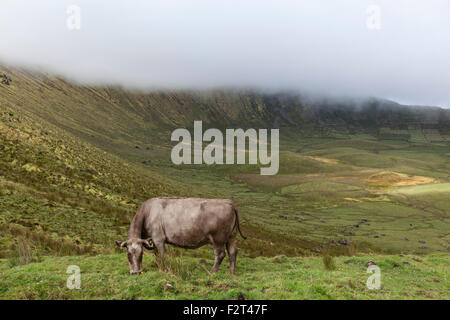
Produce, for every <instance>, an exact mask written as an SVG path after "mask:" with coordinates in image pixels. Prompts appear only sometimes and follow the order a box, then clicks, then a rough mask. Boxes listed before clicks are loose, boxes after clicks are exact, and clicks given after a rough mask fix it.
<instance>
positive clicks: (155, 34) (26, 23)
mask: <svg viewBox="0 0 450 320" xmlns="http://www.w3.org/2000/svg"><path fill="white" fill-rule="evenodd" d="M71 5H75V6H77V7H79V8H80V10H81V11H80V17H81V20H80V22H81V24H80V29H79V30H78V29H77V28H72V29H71V28H70V26H71V24H72V27H73V23H76V22H77V21H76V19H75V20H73V14H75V13H76V12H74V11H73V10H69V11H68V8H69V6H71ZM68 19H72V20H69V25H68ZM0 39H1V41H0V48H1V50H0V60H1V61H3V63H16V64H20V65H25V66H33V67H40V68H43V69H44V70H48V71H50V72H56V73H58V74H61V75H64V76H66V77H69V78H71V79H74V80H76V81H79V82H82V83H89V84H104V83H107V84H121V85H124V86H129V87H137V88H148V89H155V88H158V89H161V88H163V89H210V88H217V87H253V88H262V89H270V90H303V91H311V92H317V93H323V94H331V95H350V96H377V97H382V98H388V99H393V100H396V101H399V102H402V103H408V104H425V105H439V106H443V107H450V91H449V90H448V88H450V60H449V59H448V57H449V56H450V41H449V40H450V2H449V1H447V0H429V1H422V0H397V1H392V0H383V1H382V0H379V1H377V0H372V1H366V0H340V1H336V0H322V1H315V2H314V1H288V0H273V1H267V0H246V1H238V0H215V1H210V0H208V1H206V0H197V1H185V0H178V1H173V0H172V1H171V0H166V1H162V0H161V1H144V0H128V1H121V2H118V1H114V2H113V1H106V0H98V1H89V0H71V1H66V0H59V1H54V0H43V1H33V0H28V1H27V0H2V1H1V3H0Z"/></svg>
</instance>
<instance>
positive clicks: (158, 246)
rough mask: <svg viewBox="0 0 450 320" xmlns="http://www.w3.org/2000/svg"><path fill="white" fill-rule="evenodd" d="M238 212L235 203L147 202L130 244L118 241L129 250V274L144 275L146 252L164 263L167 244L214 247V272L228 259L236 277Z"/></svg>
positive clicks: (135, 220)
mask: <svg viewBox="0 0 450 320" xmlns="http://www.w3.org/2000/svg"><path fill="white" fill-rule="evenodd" d="M237 231H239V234H240V235H241V236H242V238H244V239H246V237H245V236H244V235H243V234H242V232H241V229H240V227H239V216H238V209H237V207H236V205H235V204H234V202H233V201H232V200H228V199H201V198H152V199H149V200H147V201H145V202H144V203H143V204H142V205H141V206H140V207H139V209H138V211H137V213H136V215H135V216H134V218H133V220H132V222H131V225H130V229H129V232H128V240H126V241H115V244H116V245H117V246H119V247H120V248H126V250H127V257H128V263H129V266H130V274H132V275H133V274H140V273H142V255H143V251H144V248H146V249H148V250H154V251H155V254H156V257H157V258H161V260H163V259H164V255H165V251H166V249H165V244H166V243H167V244H171V245H174V246H177V247H181V248H186V249H195V248H199V247H201V246H204V245H205V244H208V243H211V244H212V246H213V248H214V254H215V260H214V265H213V267H212V269H211V272H216V271H217V270H218V269H219V266H220V264H221V262H222V260H223V258H224V257H225V248H226V250H227V252H228V256H229V259H230V273H231V274H234V272H235V266H236V257H237V253H238V250H239V249H238V248H237V247H236V235H237Z"/></svg>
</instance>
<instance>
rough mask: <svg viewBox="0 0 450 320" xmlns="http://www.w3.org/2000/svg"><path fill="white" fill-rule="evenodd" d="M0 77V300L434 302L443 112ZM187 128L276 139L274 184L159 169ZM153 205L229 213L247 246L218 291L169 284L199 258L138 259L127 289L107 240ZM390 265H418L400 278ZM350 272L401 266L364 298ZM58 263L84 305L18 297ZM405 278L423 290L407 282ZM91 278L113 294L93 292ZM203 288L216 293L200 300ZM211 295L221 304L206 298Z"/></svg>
mask: <svg viewBox="0 0 450 320" xmlns="http://www.w3.org/2000/svg"><path fill="white" fill-rule="evenodd" d="M1 73H6V74H8V76H9V77H10V78H11V79H12V82H11V83H10V84H9V85H5V84H0V155H1V157H0V168H1V171H0V198H1V201H0V259H1V260H0V261H1V262H0V265H1V268H0V277H1V278H2V279H6V280H5V281H4V282H3V283H2V287H0V297H2V298H13V297H16V298H27V297H28V298H51V297H56V298H69V297H78V298H81V297H82V298H121V297H123V298H133V297H134V298H138V297H141V298H150V297H153V298H161V297H164V298H182V297H184V295H186V294H187V292H188V290H189V288H192V286H193V284H195V283H196V282H195V281H197V280H199V279H200V280H199V281H200V283H198V287H197V288H200V289H199V295H198V296H196V297H197V298H201V297H207V295H206V293H208V292H211V293H210V297H211V298H225V297H233V295H235V294H236V293H239V292H242V293H243V294H244V295H246V296H249V297H253V298H265V297H267V298H277V297H278V298H308V297H309V298H370V297H373V298H397V297H399V298H401V297H402V292H403V291H404V290H405V289H404V288H406V286H407V284H408V283H409V285H413V286H414V288H415V289H414V290H413V293H410V296H409V297H411V298H415V297H416V298H427V297H428V298H429V297H446V298H448V290H447V291H445V290H443V289H445V288H448V273H445V272H443V271H442V269H443V267H442V265H445V264H447V265H448V263H449V248H450V234H449V230H450V225H449V210H450V188H449V185H450V157H449V152H450V150H449V149H450V148H449V146H450V130H449V128H450V121H449V119H450V113H449V112H448V111H446V110H443V109H439V108H429V109H426V108H418V107H411V108H409V107H406V106H400V105H396V104H394V103H392V102H387V101H381V100H369V102H367V101H366V102H365V103H364V105H363V108H361V106H360V105H358V104H357V103H356V102H348V101H347V102H345V103H344V102H338V103H336V104H334V105H330V102H327V101H321V102H318V101H315V102H308V103H307V102H305V101H306V100H303V99H302V97H298V96H293V95H291V94H278V95H263V94H259V93H255V92H238V91H217V92H153V93H139V92H131V91H127V90H124V89H120V88H92V87H86V86H81V85H75V84H73V83H70V82H68V81H65V80H63V79H60V78H57V77H54V76H50V75H45V74H41V73H35V72H29V71H27V70H21V69H17V68H10V67H0V74H1ZM194 120H203V121H204V124H205V127H218V128H225V127H228V128H238V127H243V128H249V127H255V128H259V127H269V128H271V127H277V128H280V133H281V141H280V143H281V150H280V171H279V174H278V175H276V176H261V175H260V174H259V167H258V166H257V165H252V166H251V165H239V166H238V165H232V166H229V165H227V166H225V165H223V166H218V165H213V166H206V165H200V166H199V165H190V166H189V165H182V166H175V165H173V164H172V163H171V161H170V150H171V147H172V146H173V145H174V143H172V142H171V141H170V133H171V132H172V130H173V129H175V128H178V127H192V124H193V121H194ZM155 196H198V197H205V198H215V197H220V198H231V199H233V200H234V201H235V202H236V203H237V204H238V206H239V212H240V216H241V227H242V229H243V232H244V233H245V234H247V235H248V236H249V239H248V240H247V241H242V240H241V239H240V240H239V244H238V245H239V247H240V248H241V251H240V255H239V258H238V265H240V268H241V269H240V271H239V275H238V278H236V279H238V280H236V279H234V278H230V277H229V276H226V275H225V271H224V270H225V267H224V266H222V269H223V270H222V273H221V274H220V275H219V276H218V277H217V278H214V277H213V278H211V276H209V275H208V276H207V274H208V273H207V272H206V271H205V270H204V269H205V268H200V267H198V268H197V267H196V268H193V270H194V271H192V273H190V272H188V275H187V276H186V278H183V277H184V275H183V272H184V271H183V270H190V269H191V268H190V267H186V266H189V265H202V262H201V261H202V260H201V259H205V260H207V261H206V262H207V263H209V262H208V261H209V260H210V259H212V257H213V255H212V250H211V248H209V247H205V248H203V249H201V250H195V251H185V250H181V249H180V250H179V249H177V250H172V258H173V260H174V265H175V268H178V269H179V270H178V269H177V270H176V271H174V270H160V271H157V270H156V267H155V265H154V263H153V262H152V258H150V257H149V260H148V263H147V265H146V267H145V270H146V274H145V275H144V276H143V277H141V278H139V279H142V280H136V279H133V280H129V281H133V283H134V282H136V281H141V282H139V283H141V285H142V286H141V285H139V283H138V282H136V283H138V284H136V286H135V287H133V285H132V284H130V286H131V287H130V286H128V284H127V281H128V280H127V279H130V278H129V277H128V276H126V272H125V271H126V268H127V264H126V261H125V255H124V254H123V253H121V254H120V255H119V251H118V249H115V248H114V246H113V241H114V240H121V239H124V238H126V235H127V229H128V226H129V223H130V221H131V219H132V217H133V216H134V213H135V211H136V209H137V206H138V205H139V204H140V203H141V202H142V201H144V200H146V199H148V198H151V197H155ZM324 250H326V251H327V252H329V253H330V254H331V256H337V257H338V258H336V263H337V269H336V270H335V271H328V270H327V269H325V267H324V264H323V263H322V253H321V251H322V252H323V251H324ZM430 254H434V255H430ZM402 255H404V257H405V259H406V257H409V258H411V259H412V257H414V258H418V256H421V258H420V259H421V260H423V261H428V262H427V263H426V264H425V263H424V264H419V263H413V262H411V261H410V260H408V261H409V262H410V263H411V265H402V262H403V257H402ZM69 256H74V257H69ZM280 256H286V258H280ZM347 256H352V257H353V258H348V257H347ZM277 257H278V258H277ZM288 257H289V258H288ZM409 258H408V259H409ZM177 259H178V260H177ZM274 259H278V260H280V259H281V260H280V261H283V262H282V263H279V264H278V263H273V260H274ZM349 259H356V260H355V261H365V262H367V261H369V260H374V259H375V260H377V262H378V261H396V263H397V264H399V265H400V266H401V267H400V268H397V267H396V268H393V269H392V267H391V268H390V267H389V264H386V263H383V262H381V264H380V267H381V268H382V272H384V271H383V269H384V268H386V272H388V274H387V277H388V278H387V279H391V280H389V281H387V282H386V287H385V289H383V290H381V291H378V292H377V293H373V292H368V291H367V290H365V289H364V288H363V285H362V284H361V283H360V282H361V281H362V280H361V279H362V278H364V277H367V275H366V274H365V273H364V272H365V267H362V266H361V264H359V263H356V264H355V265H353V262H348V263H345V262H346V261H348V260H349ZM366 260H367V261H366ZM375 260H374V261H375ZM77 261H78V263H77ZM297 261H302V263H300V264H298V268H297ZM405 261H406V260H405ZM69 263H70V264H79V265H80V266H81V265H83V266H86V267H83V268H84V269H83V268H82V270H85V271H83V272H87V277H88V278H89V281H90V282H88V283H90V284H89V286H91V287H90V289H89V290H87V291H85V290H82V291H81V292H78V293H77V292H68V291H67V290H65V289H64V288H60V287H59V284H58V285H56V284H54V287H53V285H52V284H51V281H55V283H60V282H61V281H63V279H65V276H66V275H65V274H64V270H63V271H57V272H56V274H55V275H54V276H51V277H50V278H49V279H53V280H48V281H43V282H39V281H38V283H44V284H42V286H41V285H39V284H33V283H32V282H33V281H34V280H33V279H34V278H33V277H36V274H37V273H39V274H41V273H42V272H44V273H45V272H50V271H44V270H53V269H54V268H56V266H58V268H59V267H62V266H66V264H67V265H68V264H69ZM224 264H225V263H224ZM268 266H273V268H272V267H268ZM275 266H276V267H275ZM292 266H295V267H292ZM306 266H308V267H306ZM11 267H12V268H11ZM63 269H64V268H63ZM55 270H56V269H55ZM58 270H59V269H58ZM89 270H90V271H89ZM96 270H97V271H96ZM98 270H105V273H104V274H102V273H101V272H99V271H98ZM270 270H271V271H270ZM400 271H401V273H402V274H403V273H404V275H403V276H404V278H403V276H401V277H399V276H398V274H399V273H400ZM60 272H62V274H61V273H60ZM258 272H259V273H258ZM347 272H355V275H354V276H355V278H354V279H355V280H354V281H356V282H357V283H359V284H355V286H356V289H355V288H351V286H350V287H349V288H347V287H346V285H345V284H343V283H347V282H348V281H347V280H348V279H347V276H346V274H347ZM417 272H422V274H423V277H424V278H423V281H424V283H425V282H429V283H430V286H429V287H428V286H426V287H424V288H423V290H422V289H421V287H420V286H421V284H420V283H414V282H408V281H409V280H411V281H413V280H414V277H415V276H416V275H417ZM91 273H92V274H91ZM173 273H175V275H174V274H173ZM180 273H181V275H180ZM248 273H252V274H255V275H256V274H258V277H260V278H264V279H268V278H270V279H272V277H273V283H271V284H270V286H269V285H267V287H271V288H272V289H271V290H269V289H268V290H267V291H265V293H264V294H263V293H262V292H260V290H261V289H262V287H264V285H263V280H258V279H257V278H254V279H253V280H252V279H249V280H248V283H246V284H245V285H244V283H241V282H242V281H241V282H240V281H239V279H241V280H242V277H244V278H245V277H246V276H245V275H246V274H247V275H248ZM275 275H276V276H275ZM172 277H174V278H172ZM202 277H203V278H202ZM239 277H241V278H239ZM297 277H298V278H300V279H298V281H299V282H297V280H294V279H296V278H297ZM352 277H353V276H352ZM436 277H437V278H438V279H439V278H440V279H444V280H445V281H443V282H434V279H435V278H436ZM442 277H443V278H442ZM316 278H317V279H316ZM102 279H107V281H116V282H117V283H119V284H120V285H119V286H118V287H115V288H113V289H108V288H107V287H106V286H105V287H104V286H103V285H101V284H99V283H100V282H101V281H102ZM165 279H173V280H172V281H176V290H177V291H176V292H177V293H176V294H175V293H167V294H166V293H164V292H161V290H160V289H155V288H156V287H155V288H153V287H152V288H146V286H145V283H147V282H144V281H148V282H154V281H156V282H157V283H158V285H159V284H161V283H162V282H164V281H166V280H165ZM207 279H213V280H211V281H213V282H214V284H215V285H213V286H212V287H211V288H209V287H210V286H209V285H208V284H206V282H204V281H209V280H207ZM233 279H234V280H233ZM308 279H309V280H308ZM311 279H316V280H311ZM352 279H353V278H352ZM358 279H359V280H358ZM221 281H222V282H223V283H222V282H221ZM264 281H268V280H264ZM277 281H278V282H277ZM308 281H309V282H308ZM351 281H353V280H351ZM358 281H359V282H358ZM312 282H314V285H312V284H311V283H312ZM93 283H96V285H95V286H94V285H93ZM237 283H241V284H237ZM352 283H353V282H352ZM411 283H412V284H411ZM222 284H224V288H225V289H224V290H223V292H222V291H221V290H219V291H217V290H215V289H214V288H215V287H216V286H221V285H222ZM96 286H98V287H96ZM122 286H123V287H122ZM305 286H307V289H306V288H305ZM316 286H317V288H319V289H317V290H316V291H315V289H314V288H315V287H316ZM341 286H343V287H341ZM358 286H359V287H358ZM300 287H302V288H303V289H300ZM30 288H32V290H31V291H29V292H30V293H29V296H26V294H27V293H26V292H28V290H29V289H30ZM121 288H122V289H123V290H122V289H121ZM249 288H251V289H249ZM286 288H291V289H289V290H287V289H286ZM341 288H343V289H342V290H340V289H341ZM358 288H359V289H361V290H359V289H358ZM416 288H417V290H416ZM148 290H150V291H148ZM151 290H159V291H158V292H156V291H155V292H153V291H151ZM286 290H287V291H286ZM216 291H217V292H216ZM238 291H239V292H238ZM46 292H48V293H47V294H48V295H46ZM258 292H259V293H258ZM321 292H322V293H321ZM407 297H408V296H407Z"/></svg>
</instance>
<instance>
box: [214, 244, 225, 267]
mask: <svg viewBox="0 0 450 320" xmlns="http://www.w3.org/2000/svg"><path fill="white" fill-rule="evenodd" d="M213 247H214V254H215V256H216V258H215V259H214V265H213V267H212V269H211V272H217V270H219V267H220V264H221V263H222V260H223V258H225V246H224V245H223V244H217V243H213Z"/></svg>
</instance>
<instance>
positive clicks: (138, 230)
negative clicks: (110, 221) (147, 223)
mask: <svg viewBox="0 0 450 320" xmlns="http://www.w3.org/2000/svg"><path fill="white" fill-rule="evenodd" d="M144 218H145V217H144V215H143V214H142V212H141V211H139V212H138V213H137V214H136V215H135V216H134V218H133V221H132V222H131V225H130V230H129V231H128V239H133V238H134V239H142V231H143V228H144V220H145V219H144Z"/></svg>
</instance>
